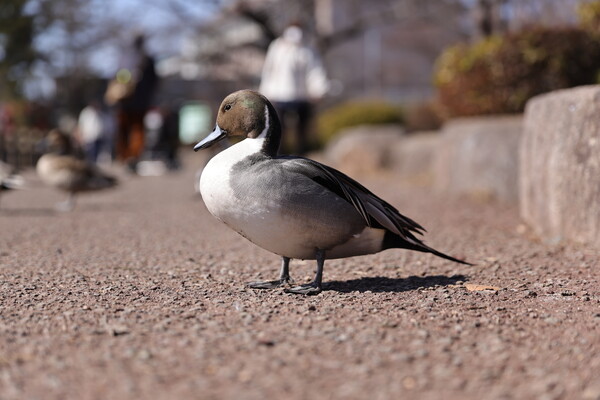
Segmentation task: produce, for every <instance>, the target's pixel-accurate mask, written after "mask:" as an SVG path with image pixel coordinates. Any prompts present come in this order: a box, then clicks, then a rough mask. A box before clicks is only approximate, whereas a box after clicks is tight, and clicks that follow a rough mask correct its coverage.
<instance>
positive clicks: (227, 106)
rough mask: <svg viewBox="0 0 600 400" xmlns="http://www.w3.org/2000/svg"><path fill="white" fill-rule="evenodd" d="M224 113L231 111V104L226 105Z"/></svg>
mask: <svg viewBox="0 0 600 400" xmlns="http://www.w3.org/2000/svg"><path fill="white" fill-rule="evenodd" d="M223 109H224V110H225V111H229V110H231V104H227V105H226V106H225V107H224V108H223Z"/></svg>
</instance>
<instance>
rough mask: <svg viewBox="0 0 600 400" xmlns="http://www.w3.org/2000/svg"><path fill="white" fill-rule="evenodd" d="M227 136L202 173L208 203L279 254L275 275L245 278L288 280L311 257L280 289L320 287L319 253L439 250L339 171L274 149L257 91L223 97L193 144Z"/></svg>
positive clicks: (272, 122)
mask: <svg viewBox="0 0 600 400" xmlns="http://www.w3.org/2000/svg"><path fill="white" fill-rule="evenodd" d="M228 136H241V137H244V138H245V139H243V140H242V141H240V142H239V143H237V144H235V145H233V146H231V147H229V148H228V149H226V150H224V151H222V152H221V153H219V154H217V155H216V156H214V157H213V158H212V159H211V160H210V161H209V163H208V164H207V165H206V167H205V168H204V170H203V172H202V175H201V177H200V192H201V195H202V198H203V200H204V203H205V204H206V208H207V209H208V211H209V212H210V213H211V214H212V215H214V216H215V217H216V218H217V219H219V220H221V221H222V222H224V223H225V224H226V225H227V226H229V227H230V228H231V229H233V230H235V231H236V232H238V233H239V234H240V235H242V236H243V237H245V238H247V239H248V240H250V241H251V242H253V243H254V244H256V245H258V246H260V247H262V248H263V249H266V250H268V251H270V252H273V253H275V254H278V255H280V256H281V257H282V266H281V271H280V276H279V279H278V280H275V281H268V282H251V283H249V284H248V286H249V287H251V288H256V289H270V288H275V287H280V286H287V285H290V284H291V282H292V281H291V278H290V274H289V263H290V259H293V258H296V259H309V260H316V261H317V272H316V275H315V278H314V280H313V281H312V282H311V283H309V284H305V285H300V286H295V287H291V288H288V289H286V292H290V293H298V294H307V295H308V294H317V293H319V292H320V291H321V284H322V278H323V265H324V262H325V259H326V258H328V259H333V258H344V257H352V256H359V255H365V254H373V253H377V252H380V251H382V250H385V249H392V248H402V249H410V250H416V251H421V252H429V253H433V254H435V255H437V256H439V257H443V258H445V259H448V260H451V261H455V262H458V263H463V264H468V263H466V262H464V261H461V260H458V259H456V258H454V257H451V256H448V255H446V254H443V253H441V252H439V251H437V250H435V249H433V248H431V247H429V246H427V245H426V244H424V243H423V242H422V241H421V240H419V239H418V238H416V237H415V235H414V234H415V233H416V234H422V233H423V232H424V231H425V229H424V228H423V227H422V226H421V225H419V224H418V223H416V222H415V221H413V220H411V219H410V218H408V217H405V216H404V215H402V214H400V213H399V212H398V210H396V209H395V208H394V207H393V206H392V205H390V204H389V203H387V202H386V201H384V200H382V199H381V198H379V197H377V196H376V195H375V194H373V193H372V192H370V191H369V190H368V189H367V188H365V187H364V186H362V185H361V184H360V183H358V182H356V181H355V180H353V179H352V178H350V177H348V176H346V175H345V174H343V173H341V172H340V171H337V170H335V169H334V168H331V167H328V166H326V165H323V164H320V163H318V162H316V161H313V160H310V159H307V158H303V157H292V156H278V155H277V152H278V148H279V142H280V139H281V125H280V122H279V119H278V117H277V113H276V111H275V109H274V108H273V106H272V105H271V103H270V102H269V101H268V100H267V98H265V97H264V96H262V95H261V94H259V93H257V92H254V91H251V90H241V91H238V92H235V93H232V94H230V95H229V96H227V97H226V98H225V100H223V103H222V104H221V106H220V108H219V112H218V115H217V121H216V126H215V128H214V130H213V131H212V132H211V133H210V134H209V135H208V136H207V137H206V138H204V139H203V140H202V141H200V142H199V143H198V144H196V146H194V150H195V151H197V150H200V149H204V148H206V147H209V146H211V145H213V144H215V143H217V142H218V141H220V140H222V139H224V138H225V137H228Z"/></svg>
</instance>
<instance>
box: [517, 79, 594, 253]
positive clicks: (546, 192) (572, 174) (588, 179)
mask: <svg viewBox="0 0 600 400" xmlns="http://www.w3.org/2000/svg"><path fill="white" fill-rule="evenodd" d="M520 158H521V174H520V188H521V195H520V211H521V216H522V218H523V219H524V220H525V222H527V223H528V224H529V225H530V226H531V227H532V228H533V230H534V231H535V232H536V233H537V234H538V235H540V236H541V237H542V238H543V239H545V240H547V241H550V242H559V241H560V240H562V239H567V240H572V241H577V242H583V243H590V244H594V245H596V246H600V86H584V87H579V88H574V89H566V90H560V91H556V92H552V93H548V94H544V95H541V96H537V97H535V98H533V99H531V100H530V101H529V102H528V103H527V107H526V112H525V123H524V135H523V141H522V145H521V154H520Z"/></svg>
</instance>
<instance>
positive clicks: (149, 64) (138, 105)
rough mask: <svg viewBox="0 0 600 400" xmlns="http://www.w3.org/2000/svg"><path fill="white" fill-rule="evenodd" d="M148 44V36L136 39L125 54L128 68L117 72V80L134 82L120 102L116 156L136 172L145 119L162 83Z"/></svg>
mask: <svg viewBox="0 0 600 400" xmlns="http://www.w3.org/2000/svg"><path fill="white" fill-rule="evenodd" d="M144 42H145V38H144V36H142V35H138V36H136V37H135V40H134V42H133V50H132V51H131V52H130V53H128V54H126V55H125V63H124V67H123V68H121V69H120V70H119V72H117V80H120V81H125V82H130V88H129V89H128V90H127V94H126V95H125V96H123V98H122V99H120V100H119V101H118V102H117V106H118V108H117V138H116V144H115V145H116V154H117V158H118V159H119V160H121V161H123V162H124V163H126V164H127V166H128V167H129V168H130V170H131V171H132V172H135V169H136V165H137V162H138V161H139V159H140V157H141V155H142V152H143V150H144V116H145V114H146V112H147V111H148V109H149V108H150V105H151V102H152V96H153V95H154V92H155V90H156V86H157V84H158V75H157V74H156V71H155V69H154V64H155V62H154V58H153V57H152V56H151V55H149V54H148V53H147V52H146V50H145V46H144ZM119 75H120V76H119Z"/></svg>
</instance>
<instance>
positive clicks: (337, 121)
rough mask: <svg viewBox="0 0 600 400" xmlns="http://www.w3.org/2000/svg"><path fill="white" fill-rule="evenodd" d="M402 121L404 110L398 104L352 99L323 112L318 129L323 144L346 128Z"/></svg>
mask: <svg viewBox="0 0 600 400" xmlns="http://www.w3.org/2000/svg"><path fill="white" fill-rule="evenodd" d="M402 122H403V116H402V110H401V108H400V107H398V106H396V105H393V104H390V103H386V102H383V101H350V102H346V103H342V104H340V105H337V106H334V107H331V108H329V109H327V110H325V111H323V112H321V113H320V114H319V116H318V118H317V130H318V132H319V141H320V144H321V145H323V144H326V143H327V142H328V141H329V140H330V139H331V138H333V136H335V135H336V134H337V133H338V132H339V131H341V130H342V129H345V128H349V127H352V126H358V125H380V124H401V123H402Z"/></svg>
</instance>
